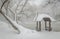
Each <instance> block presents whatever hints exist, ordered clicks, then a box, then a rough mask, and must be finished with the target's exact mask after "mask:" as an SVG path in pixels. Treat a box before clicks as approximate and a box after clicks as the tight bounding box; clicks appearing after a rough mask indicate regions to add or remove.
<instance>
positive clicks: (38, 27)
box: [36, 21, 41, 31]
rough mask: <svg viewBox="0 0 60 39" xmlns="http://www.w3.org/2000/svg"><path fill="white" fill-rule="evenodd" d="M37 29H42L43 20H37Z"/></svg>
mask: <svg viewBox="0 0 60 39" xmlns="http://www.w3.org/2000/svg"><path fill="white" fill-rule="evenodd" d="M36 30H37V31H41V21H37V26H36Z"/></svg>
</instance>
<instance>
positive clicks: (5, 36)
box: [0, 14, 60, 39]
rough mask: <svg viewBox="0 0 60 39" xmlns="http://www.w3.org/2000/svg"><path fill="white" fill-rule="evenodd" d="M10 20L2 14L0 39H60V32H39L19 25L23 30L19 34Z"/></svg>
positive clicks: (0, 17) (0, 18)
mask: <svg viewBox="0 0 60 39" xmlns="http://www.w3.org/2000/svg"><path fill="white" fill-rule="evenodd" d="M10 26H11V25H10V24H9V23H8V21H7V20H6V19H5V18H4V17H3V16H2V15H1V14H0V39H60V32H53V31H51V32H48V31H44V32H37V31H35V30H30V29H27V28H24V27H23V26H22V25H19V28H20V30H21V33H20V34H17V33H16V32H15V31H14V29H12V27H10Z"/></svg>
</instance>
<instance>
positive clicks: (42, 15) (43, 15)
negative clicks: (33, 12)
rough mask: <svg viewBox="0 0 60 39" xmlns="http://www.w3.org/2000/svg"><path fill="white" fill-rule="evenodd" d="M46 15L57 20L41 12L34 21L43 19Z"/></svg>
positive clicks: (52, 19)
mask: <svg viewBox="0 0 60 39" xmlns="http://www.w3.org/2000/svg"><path fill="white" fill-rule="evenodd" d="M44 17H48V18H50V19H51V21H56V20H55V19H54V18H52V17H51V16H49V15H47V14H39V15H38V16H36V17H35V18H34V21H42V20H43V18H44Z"/></svg>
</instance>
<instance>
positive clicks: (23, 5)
mask: <svg viewBox="0 0 60 39" xmlns="http://www.w3.org/2000/svg"><path fill="white" fill-rule="evenodd" d="M27 2H28V0H26V1H25V3H24V5H23V7H22V9H21V11H20V13H22V12H23V9H24V7H25V5H26V4H27Z"/></svg>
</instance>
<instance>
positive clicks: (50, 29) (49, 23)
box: [49, 21, 52, 31]
mask: <svg viewBox="0 0 60 39" xmlns="http://www.w3.org/2000/svg"><path fill="white" fill-rule="evenodd" d="M51 30H52V29H51V21H49V31H51Z"/></svg>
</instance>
